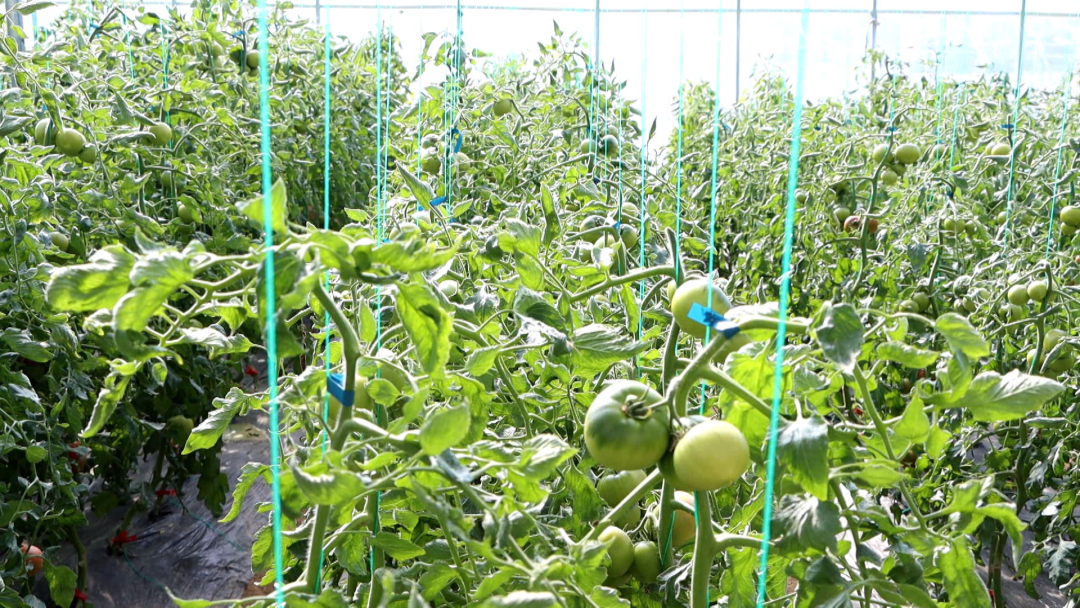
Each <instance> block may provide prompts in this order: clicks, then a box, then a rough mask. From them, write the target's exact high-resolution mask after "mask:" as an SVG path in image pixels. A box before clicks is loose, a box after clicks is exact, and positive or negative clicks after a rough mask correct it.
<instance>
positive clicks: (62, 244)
mask: <svg viewBox="0 0 1080 608" xmlns="http://www.w3.org/2000/svg"><path fill="white" fill-rule="evenodd" d="M49 240H50V241H52V244H53V247H56V248H57V249H59V250H60V251H67V250H68V245H70V244H71V239H69V238H68V237H67V235H66V234H63V233H61V232H50V233H49Z"/></svg>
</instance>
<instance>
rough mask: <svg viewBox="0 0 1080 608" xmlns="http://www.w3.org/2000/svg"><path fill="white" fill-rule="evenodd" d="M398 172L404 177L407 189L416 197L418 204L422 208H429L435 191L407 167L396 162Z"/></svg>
mask: <svg viewBox="0 0 1080 608" xmlns="http://www.w3.org/2000/svg"><path fill="white" fill-rule="evenodd" d="M397 170H398V173H400V174H401V177H402V178H404V179H405V185H406V186H408V187H409V191H410V192H412V195H413V196H415V197H416V202H417V203H420V206H421V207H423V208H424V209H431V199H433V198H435V193H434V192H432V190H431V186H429V185H427V182H425V181H424V180H422V179H420V178H419V177H416V176H415V175H413V174H412V173H411V172H410V171H409V170H408V169H406V168H405V167H404V166H403V165H402V164H401V163H397Z"/></svg>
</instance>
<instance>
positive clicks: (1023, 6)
mask: <svg viewBox="0 0 1080 608" xmlns="http://www.w3.org/2000/svg"><path fill="white" fill-rule="evenodd" d="M1026 22H1027V0H1022V1H1021V3H1020V41H1019V42H1018V43H1017V57H1016V87H1015V90H1014V92H1013V117H1012V128H1011V129H1010V130H1009V131H1010V134H1011V133H1015V132H1016V127H1017V121H1018V120H1019V119H1020V78H1021V76H1023V73H1024V24H1025V23H1026ZM1009 140H1010V141H1009V147H1010V148H1011V150H1010V151H1009V190H1008V192H1009V196H1008V198H1007V199H1006V200H1005V234H1004V236H1003V240H1004V242H1003V243H1002V246H1003V247H1004V248H1005V250H1006V251H1008V249H1009V231H1010V229H1011V227H1012V206H1013V194H1014V191H1013V187H1014V186H1015V184H1016V149H1015V148H1014V147H1013V146H1014V144H1015V143H1016V142H1015V141H1013V138H1012V137H1010V138H1009Z"/></svg>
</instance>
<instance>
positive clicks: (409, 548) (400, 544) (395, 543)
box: [371, 532, 424, 560]
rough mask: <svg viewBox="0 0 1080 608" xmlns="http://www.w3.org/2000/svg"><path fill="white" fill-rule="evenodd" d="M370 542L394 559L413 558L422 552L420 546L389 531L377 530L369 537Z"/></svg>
mask: <svg viewBox="0 0 1080 608" xmlns="http://www.w3.org/2000/svg"><path fill="white" fill-rule="evenodd" d="M371 544H373V545H375V546H376V547H378V548H380V549H382V550H383V551H385V552H386V554H387V555H389V556H390V557H392V558H394V559H396V560H407V559H413V558H416V557H420V556H421V555H423V554H424V550H423V549H421V548H420V547H417V546H416V545H414V544H412V543H411V542H409V541H407V540H405V539H404V538H401V537H400V536H397V535H395V534H392V533H390V532H379V533H378V534H376V535H375V538H373V539H371Z"/></svg>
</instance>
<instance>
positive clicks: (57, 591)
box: [44, 560, 76, 606]
mask: <svg viewBox="0 0 1080 608" xmlns="http://www.w3.org/2000/svg"><path fill="white" fill-rule="evenodd" d="M44 566H45V580H47V581H49V594H50V596H51V598H52V601H54V602H56V604H57V605H58V606H68V605H70V604H71V602H72V601H73V600H74V599H75V581H76V579H75V572H73V571H72V570H71V568H68V567H67V566H54V565H53V563H52V562H51V561H49V560H44Z"/></svg>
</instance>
